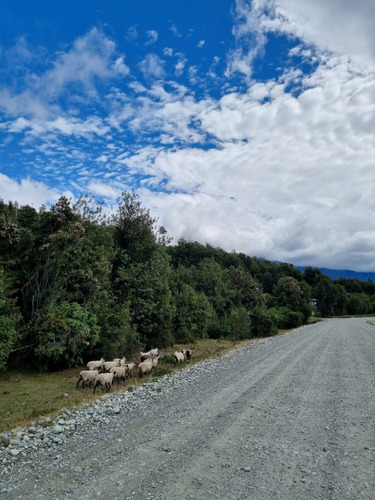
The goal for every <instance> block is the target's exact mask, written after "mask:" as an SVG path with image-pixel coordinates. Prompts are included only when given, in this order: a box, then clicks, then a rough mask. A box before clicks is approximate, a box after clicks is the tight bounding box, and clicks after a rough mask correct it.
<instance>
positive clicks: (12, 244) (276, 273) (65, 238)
mask: <svg viewBox="0 0 375 500" xmlns="http://www.w3.org/2000/svg"><path fill="white" fill-rule="evenodd" d="M172 243H174V242H172V239H171V238H170V237H169V236H168V234H167V231H166V229H165V228H164V227H159V226H158V225H157V221H156V220H155V219H154V218H152V217H151V215H150V212H149V210H148V209H146V208H144V207H143V206H142V204H141V202H140V200H139V196H138V194H137V193H136V192H135V191H132V192H124V193H123V194H122V196H121V197H120V198H119V199H118V204H117V206H116V207H114V210H113V213H112V214H111V215H110V216H106V215H104V214H103V211H102V205H101V203H100V202H98V201H97V200H96V199H95V198H94V197H92V196H85V197H84V196H82V197H81V198H80V199H79V200H77V201H76V202H75V203H74V204H73V203H71V202H70V200H68V199H67V198H65V197H61V198H60V199H59V200H58V201H57V202H56V203H55V204H54V205H52V206H51V208H50V209H49V210H47V209H46V207H44V206H42V207H40V209H39V210H36V209H35V208H33V207H30V206H19V205H18V204H17V203H16V202H14V203H8V204H5V203H4V202H3V201H2V200H1V199H0V370H1V372H0V384H1V385H0V398H1V399H0V408H1V409H0V412H2V413H1V415H0V420H1V422H2V423H3V424H2V425H5V422H10V421H11V420H9V419H8V417H6V415H8V416H9V415H12V414H14V415H17V416H15V417H14V420H13V421H12V423H11V424H9V425H12V426H13V425H18V423H17V422H18V421H21V420H22V418H23V419H24V421H28V420H30V418H33V417H35V416H36V415H38V414H41V413H44V414H45V413H53V412H54V411H57V409H58V408H59V407H60V406H62V405H64V404H65V403H66V404H68V403H69V405H75V404H80V403H81V402H82V400H81V396H80V394H81V392H82V393H83V391H81V392H80V391H72V386H74V379H75V377H76V376H78V373H79V368H82V367H84V366H85V365H86V363H87V361H89V360H93V359H100V358H101V357H104V358H105V359H106V360H110V359H113V358H115V357H120V358H121V357H122V356H124V355H125V356H126V358H127V359H128V360H131V359H134V358H135V356H136V354H137V353H138V352H139V351H145V350H148V348H150V347H158V348H159V349H161V350H162V351H163V352H165V353H168V352H169V350H173V349H175V348H176V347H175V346H176V345H188V346H191V347H193V349H194V351H195V352H196V357H195V360H197V359H199V355H200V354H199V353H200V352H201V355H202V356H204V357H205V356H211V349H214V352H213V354H212V355H216V354H217V349H219V351H220V349H222V348H223V346H225V345H227V346H230V345H238V344H239V343H241V342H244V341H245V342H246V341H249V340H252V339H258V338H264V337H267V336H270V335H275V334H277V333H278V332H279V331H281V330H285V329H291V328H295V327H298V326H300V325H303V324H306V323H307V322H308V321H309V320H310V318H311V317H314V315H315V316H316V315H319V316H322V317H330V316H344V315H358V314H360V315H366V314H374V313H375V283H373V282H371V281H369V282H360V281H358V280H349V279H339V280H337V281H331V279H330V278H329V277H328V276H326V275H324V274H323V273H322V272H321V271H320V270H319V269H314V268H311V267H310V268H306V269H305V271H304V272H303V273H302V272H301V271H299V270H298V269H297V268H295V267H294V266H292V265H291V264H285V263H281V264H277V263H274V262H270V261H266V260H263V259H259V258H257V257H250V256H248V255H245V254H243V253H237V252H235V251H232V252H226V251H224V250H222V249H221V248H215V247H213V246H211V245H208V244H201V243H198V242H196V241H187V240H185V239H180V240H179V241H178V242H177V243H175V244H172ZM209 346H210V347H209ZM212 346H215V347H212ZM197 354H198V357H197ZM169 369H173V366H169V364H168V354H167V356H166V357H165V358H164V361H162V363H161V368H160V370H166V371H168V370H169ZM56 384H57V385H56ZM34 389H35V390H34ZM89 392H90V391H84V395H83V396H82V397H85V398H87V401H89V400H90V395H89ZM73 393H74V395H73ZM66 394H67V395H66ZM30 395H35V398H34V396H33V398H34V400H35V401H34V402H33V401H31V399H30V398H29V396H30ZM22 414H23V415H24V416H23V417H22V416H20V415H22ZM12 418H13V417H12ZM7 419H8V420H7ZM6 425H8V423H7V424H6Z"/></svg>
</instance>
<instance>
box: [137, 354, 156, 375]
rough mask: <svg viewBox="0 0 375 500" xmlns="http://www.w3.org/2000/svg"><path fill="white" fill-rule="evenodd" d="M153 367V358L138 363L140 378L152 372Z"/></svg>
mask: <svg viewBox="0 0 375 500" xmlns="http://www.w3.org/2000/svg"><path fill="white" fill-rule="evenodd" d="M152 368H153V365H152V361H151V359H147V360H146V361H142V362H141V363H139V365H138V376H139V378H141V377H143V375H147V374H148V373H151V371H152Z"/></svg>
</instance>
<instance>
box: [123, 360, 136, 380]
mask: <svg viewBox="0 0 375 500" xmlns="http://www.w3.org/2000/svg"><path fill="white" fill-rule="evenodd" d="M124 367H125V375H126V374H129V377H131V376H132V371H133V370H134V367H135V363H126V364H125V365H124Z"/></svg>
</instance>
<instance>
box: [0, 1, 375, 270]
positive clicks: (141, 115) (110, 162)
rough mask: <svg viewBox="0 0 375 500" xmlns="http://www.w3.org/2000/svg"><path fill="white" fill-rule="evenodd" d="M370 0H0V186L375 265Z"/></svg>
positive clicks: (233, 241)
mask: <svg viewBox="0 0 375 500" xmlns="http://www.w3.org/2000/svg"><path fill="white" fill-rule="evenodd" d="M374 19H375V2H373V0H359V1H357V2H352V0H350V1H349V0H338V1H336V2H327V1H326V0H253V1H246V0H237V1H235V0H233V1H229V0H222V1H218V0H200V1H199V2H194V1H193V2H192V1H191V0H190V1H184V0H179V1H172V0H169V1H167V0H154V1H153V0H126V1H120V0H116V1H115V0H106V1H105V2H104V1H103V0H100V1H99V0H90V2H85V1H77V0H75V1H74V2H73V1H71V0H64V2H61V1H60V0H59V1H57V0H28V1H26V0H23V1H21V0H0V197H2V198H3V200H4V201H6V202H8V201H10V200H11V201H18V203H19V204H20V205H25V204H29V205H32V206H34V207H35V208H36V209H39V208H40V206H41V205H42V204H46V205H47V206H49V205H50V204H52V203H54V202H55V201H56V200H57V199H58V198H59V196H61V195H65V196H68V197H69V198H71V199H72V200H74V199H76V198H77V197H78V196H79V195H80V194H81V193H83V194H84V193H92V194H94V195H95V196H97V197H98V198H100V199H103V200H104V201H105V204H106V207H108V209H110V207H111V206H113V205H114V204H115V202H116V199H117V198H118V197H119V196H120V195H121V192H122V191H123V190H130V189H132V188H133V187H136V188H137V189H138V193H139V195H140V197H141V199H142V201H143V204H144V206H145V207H146V208H149V209H150V211H151V214H152V216H154V217H158V224H159V225H164V226H165V227H166V229H167V231H168V233H169V234H170V236H172V237H173V238H174V241H175V242H177V241H178V239H179V238H180V237H184V238H186V239H192V240H198V241H200V242H201V243H206V242H207V243H210V244H212V245H214V246H219V247H221V248H224V249H225V250H228V251H231V250H235V251H238V252H244V253H246V254H248V255H251V256H258V257H264V258H266V259H270V260H279V261H284V262H290V263H292V264H295V265H312V266H318V267H331V268H339V269H344V268H345V269H353V270H357V271H375V251H374V249H375V217H374V209H375V197H374V189H373V187H374V180H375V170H374V167H375V63H374V61H375V38H374V36H373V20H374Z"/></svg>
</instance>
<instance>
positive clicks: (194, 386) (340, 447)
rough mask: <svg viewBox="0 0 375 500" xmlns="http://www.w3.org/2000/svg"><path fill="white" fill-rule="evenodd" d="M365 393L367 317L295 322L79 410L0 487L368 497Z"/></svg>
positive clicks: (373, 406) (122, 493) (369, 359)
mask: <svg viewBox="0 0 375 500" xmlns="http://www.w3.org/2000/svg"><path fill="white" fill-rule="evenodd" d="M374 393H375V319H369V318H351V319H330V320H327V321H324V322H320V323H317V324H314V325H311V326H304V327H301V328H298V329H296V330H293V331H291V332H289V333H287V334H285V335H283V336H278V337H273V338H270V339H265V340H262V341H259V342H255V343H251V344H248V345H246V346H244V347H241V348H239V349H235V350H234V351H232V352H230V353H228V354H225V355H223V356H222V357H220V358H218V359H215V360H210V361H208V362H206V363H200V364H197V365H195V366H191V367H188V368H186V369H185V370H183V371H182V372H179V373H176V374H173V375H169V376H166V377H163V378H162V379H161V380H160V381H159V382H158V383H150V384H146V387H144V388H142V389H140V390H138V389H137V390H135V391H134V392H133V393H132V394H133V395H132V399H130V400H121V399H116V405H121V408H120V409H117V410H116V411H112V412H108V414H107V415H106V417H105V418H104V419H98V418H96V419H95V418H94V417H95V411H97V410H95V411H94V412H93V411H91V412H89V413H88V412H87V409H86V410H85V412H84V410H81V413H80V414H77V415H75V419H76V420H78V421H79V418H80V417H79V415H81V417H82V418H83V416H84V417H85V421H86V422H88V424H87V425H86V426H81V427H80V428H77V430H76V432H74V433H72V434H71V435H70V436H68V438H67V439H66V440H65V441H64V442H61V443H60V444H56V445H54V446H51V447H50V448H48V449H45V448H43V449H38V450H36V451H34V452H33V453H32V454H30V455H28V456H27V457H26V458H23V459H21V460H18V461H17V462H16V463H15V464H14V466H13V468H12V470H11V471H10V472H9V473H8V474H6V475H4V476H3V477H2V478H1V481H0V499H1V500H2V499H3V498H4V499H6V500H13V499H17V500H21V499H33V500H34V499H35V500H39V499H40V500H42V499H43V500H44V499H48V500H54V499H56V500H57V499H59V500H62V499H64V500H75V499H77V500H85V499H87V500H88V499H90V500H93V499H96V498H101V499H106V500H112V499H113V500H138V499H139V500H146V499H149V500H151V499H154V500H173V499H179V500H181V499H182V500H184V499H195V500H201V499H206V498H214V499H225V500H227V499H236V500H240V499H246V500H263V499H267V500H268V499H280V500H281V499H285V500H294V499H295V500H301V499H303V500H309V499H314V500H315V499H324V500H325V499H330V500H331V499H332V500H334V499H335V500H336V499H337V500H345V499H348V500H357V499H368V500H374V499H375V425H374V423H375V398H374ZM127 394H129V393H127ZM114 397H115V396H112V398H114ZM109 400H110V399H108V398H105V399H104V401H107V405H108V401H109ZM121 401H123V402H122V403H121ZM100 404H104V403H98V405H97V407H99V406H100ZM111 405H112V406H111ZM110 408H111V409H112V410H113V403H110ZM90 415H92V419H91V420H90V417H89V416H90Z"/></svg>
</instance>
